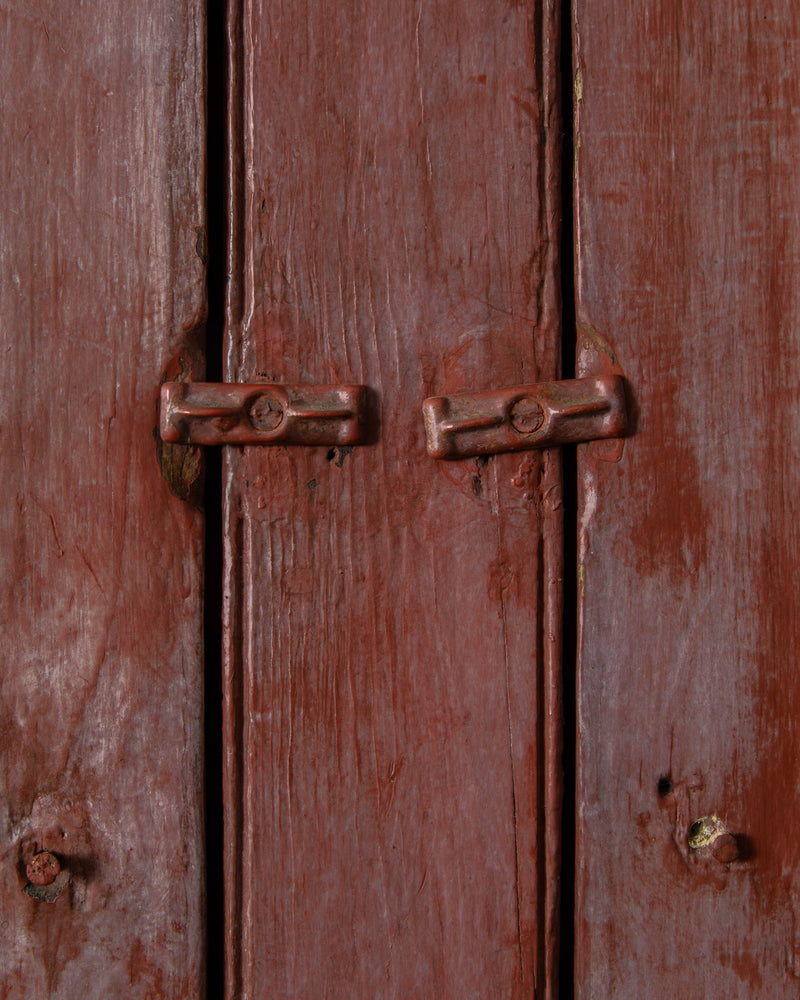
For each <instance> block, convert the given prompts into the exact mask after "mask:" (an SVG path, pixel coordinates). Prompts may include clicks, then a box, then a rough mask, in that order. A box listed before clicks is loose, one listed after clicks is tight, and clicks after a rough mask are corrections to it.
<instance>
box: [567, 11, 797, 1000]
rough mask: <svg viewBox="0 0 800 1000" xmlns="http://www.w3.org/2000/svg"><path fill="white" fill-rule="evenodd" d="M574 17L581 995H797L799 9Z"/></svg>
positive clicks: (585, 13) (588, 13)
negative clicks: (594, 408)
mask: <svg viewBox="0 0 800 1000" xmlns="http://www.w3.org/2000/svg"><path fill="white" fill-rule="evenodd" d="M575 30H576V80H575V88H576V106H577V112H578V113H577V133H576V146H577V150H578V164H577V165H578V173H577V202H578V228H577V235H578V296H579V301H578V319H579V322H580V324H582V326H581V327H580V328H579V335H580V339H581V343H580V345H579V347H580V350H581V359H580V360H581V362H582V363H583V364H584V365H587V366H589V365H591V364H594V363H596V361H597V359H598V358H600V357H601V356H602V355H605V361H606V363H610V359H609V352H611V351H613V352H614V354H615V355H616V359H617V361H618V363H619V364H620V365H621V366H622V368H623V369H624V370H625V372H626V373H627V374H628V376H629V378H630V382H631V385H632V388H633V393H634V395H635V397H636V403H637V408H638V430H637V432H636V434H635V436H634V437H633V438H632V439H631V440H630V441H628V442H627V443H626V445H625V449H624V454H623V456H622V459H621V461H619V462H617V463H613V462H612V463H609V462H607V461H603V460H602V456H601V455H600V454H598V453H597V452H596V451H594V450H593V449H592V448H589V449H588V450H587V451H586V452H585V453H584V454H583V456H582V459H581V483H582V501H581V506H582V512H581V523H582V534H581V543H580V544H581V565H580V586H581V588H582V594H583V611H582V617H583V625H582V635H581V666H580V696H579V709H580V720H579V721H580V725H579V729H580V733H579V736H580V745H579V760H580V774H579V786H578V788H579V792H578V795H579V817H578V820H579V822H578V826H579V845H578V864H579V867H578V904H579V906H578V921H577V925H576V935H577V939H578V942H579V954H578V965H577V976H578V987H579V988H578V995H580V996H582V997H587V998H589V997H597V998H600V997H603V998H605V997H609V996H613V997H616V998H624V997H641V996H659V997H660V996H689V995H693V996H704V997H709V998H712V997H726V998H728V997H740V998H746V997H747V998H751V997H754V996H769V997H776V998H777V997H795V996H797V994H798V988H799V987H798V976H800V938H799V937H798V926H800V925H798V919H797V917H798V898H800V895H799V890H800V885H798V871H800V864H799V862H800V857H799V856H798V852H799V851H800V848H799V847H798V840H797V837H796V836H795V831H796V829H797V827H798V819H800V815H799V810H798V797H797V766H796V764H797V760H798V755H799V754H800V742H799V740H800V738H799V737H798V728H797V725H796V721H795V720H796V719H797V716H798V710H799V709H800V685H799V684H798V680H797V671H796V669H795V663H794V651H795V650H796V649H797V647H798V642H799V641H800V616H798V604H797V599H796V580H797V574H798V567H800V531H799V530H798V499H797V498H798V495H800V474H799V473H798V464H797V461H796V452H797V444H796V442H797V439H798V433H797V432H798V429H800V428H799V424H800V419H799V418H798V407H797V398H798V383H800V334H798V328H797V314H798V306H800V301H799V298H798V297H799V296H800V291H799V290H800V235H799V231H798V227H797V206H798V204H800V175H798V171H797V162H798V157H799V156H800V119H798V107H800V82H798V75H797V54H798V46H799V45H800V11H798V8H797V5H796V4H793V3H791V2H789V0H767V2H766V3H762V4H758V5H752V4H747V3H744V2H741V0H737V2H734V3H729V4H711V5H690V4H682V3H678V4H672V5H670V4H661V3H656V2H653V0H646V2H644V3H642V4H637V5H636V7H635V8H633V7H631V8H630V9H623V8H622V7H619V9H618V10H616V11H615V16H614V17H613V18H612V17H609V16H608V12H607V9H606V8H605V7H604V6H603V5H602V4H599V3H596V2H592V0H579V2H578V3H577V5H576V23H575ZM709 815H717V816H718V817H719V818H720V820H721V822H722V823H723V824H724V826H725V827H726V829H727V830H728V831H729V832H730V834H731V835H732V836H734V837H736V838H737V839H738V847H739V850H740V857H739V859H738V860H736V861H734V862H732V863H728V861H729V859H727V860H726V858H725V857H722V858H718V857H715V856H714V854H713V852H712V851H711V850H710V849H709V848H704V849H699V850H694V849H692V847H690V845H689V840H688V836H689V831H690V828H691V825H692V823H693V822H694V821H696V820H697V819H699V818H700V817H703V816H709Z"/></svg>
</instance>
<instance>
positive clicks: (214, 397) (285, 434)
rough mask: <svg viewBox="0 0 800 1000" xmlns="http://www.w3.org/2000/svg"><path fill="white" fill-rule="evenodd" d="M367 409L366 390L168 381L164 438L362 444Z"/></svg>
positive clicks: (194, 441) (193, 441) (162, 426)
mask: <svg viewBox="0 0 800 1000" xmlns="http://www.w3.org/2000/svg"><path fill="white" fill-rule="evenodd" d="M366 407H367V389H366V387H365V386H363V385H302V386H290V385H275V384H273V383H271V382H257V383H252V384H242V383H235V382H230V383H215V382H165V383H164V385H162V386H161V420H160V433H161V438H162V440H163V441H170V442H177V443H180V444H209V445H215V444H281V445H286V444H298V445H353V444H361V443H363V439H364V431H365V427H364V423H365V413H366Z"/></svg>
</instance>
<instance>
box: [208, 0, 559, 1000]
mask: <svg viewBox="0 0 800 1000" xmlns="http://www.w3.org/2000/svg"><path fill="white" fill-rule="evenodd" d="M554 16H555V15H551V13H550V12H549V11H548V10H547V6H546V5H541V6H540V5H539V4H536V5H532V7H529V6H527V5H525V6H520V5H502V6H500V7H498V6H496V5H481V4H475V3H471V2H444V0H439V2H436V3H433V4H428V5H425V6H419V5H417V4H412V3H410V2H405V0H403V2H399V3H398V2H388V0H387V2H384V0H380V2H377V3H370V4H363V3H356V2H341V3H336V4H320V3H316V2H307V3H304V2H301V3H297V2H294V0H293V2H291V3H290V2H283V3H282V2H278V3H273V2H270V3H265V2H258V0H257V2H253V3H248V4H245V5H244V6H243V9H242V10H241V11H239V12H238V13H237V14H236V15H235V16H234V21H233V25H232V38H233V39H234V47H233V66H234V71H233V73H232V79H233V81H234V88H233V92H232V115H231V118H232V122H233V131H234V136H235V138H236V145H235V147H234V155H233V157H232V162H233V168H234V171H235V173H234V177H233V202H232V214H233V218H234V220H235V225H234V232H233V239H232V246H233V249H234V255H233V260H232V268H231V269H232V284H231V296H230V316H229V338H228V377H229V378H230V379H232V380H237V381H248V380H253V379H263V380H268V381H277V382H281V381H284V382H289V383H303V382H312V383H313V382H317V383H320V382H321V383H328V382H329V383H354V382H355V383H363V384H366V385H368V386H370V388H371V390H372V391H373V392H374V394H375V397H376V404H377V409H378V410H379V413H380V419H379V426H378V425H377V423H376V424H375V426H374V427H373V431H374V435H373V436H374V438H375V440H374V441H373V443H371V444H369V445H367V446H361V447H356V448H354V449H352V451H351V450H350V449H347V448H345V449H330V450H327V449H325V448H317V449H313V448H297V447H295V448H290V449H287V448H274V449H260V450H259V449H255V448H245V449H244V450H242V451H241V452H231V453H230V454H229V455H228V456H227V459H226V470H227V471H226V483H227V488H226V497H225V504H226V531H227V553H228V560H227V586H228V592H227V630H228V651H227V682H226V683H227V687H226V705H227V707H226V719H227V730H226V752H227V763H226V781H227V786H226V794H227V811H226V818H227V875H228V880H229V896H228V933H229V956H230V963H229V991H230V995H232V996H236V997H248V998H251V997H252V998H256V997H275V998H277V997H298V998H299V997H309V996H323V995H324V996H331V997H351V996H365V997H366V996H369V997H376V998H377V997H409V996H420V997H421V996H436V997H442V998H445V997H452V998H459V1000H463V998H466V997H485V996H488V995H493V996H509V997H510V996H528V995H531V994H532V993H533V991H534V989H535V990H537V991H538V992H539V994H540V995H545V991H546V988H547V987H546V986H545V982H546V980H547V979H548V978H549V977H550V972H551V970H550V965H551V962H552V956H553V953H554V952H553V947H554V945H553V942H554V933H555V931H554V925H553V917H554V905H555V899H556V896H557V884H556V878H557V875H556V872H557V839H556V837H555V836H554V833H555V831H557V829H558V822H559V820H558V802H559V787H558V782H557V775H556V771H557V761H558V753H559V747H558V725H559V704H558V692H557V682H556V677H557V670H558V666H557V656H558V642H559V640H558V620H557V619H558V576H559V562H560V544H561V543H560V513H559V510H558V508H559V499H558V497H559V488H560V487H559V478H558V458H557V457H555V456H552V455H551V456H546V457H544V458H542V457H538V456H535V455H523V456H519V455H517V456H507V455H506V456H500V457H497V458H490V459H488V460H485V461H480V462H476V461H472V460H466V461H462V462H456V463H452V464H449V465H447V464H441V463H437V462H435V461H433V460H432V459H429V458H428V457H426V453H425V445H424V432H423V424H422V416H421V403H422V401H423V399H424V398H425V397H426V396H428V395H431V394H434V393H440V392H454V391H458V390H467V389H474V388H489V387H492V386H495V385H507V384H509V383H511V384H513V383H518V382H520V381H523V382H524V381H534V380H536V379H539V378H550V377H553V376H554V375H555V373H556V358H557V347H558V311H557V300H556V284H555V280H554V279H555V266H556V265H555V261H556V255H557V231H558V230H557V227H558V223H559V211H558V191H557V185H556V173H555V171H556V158H555V154H556V149H555V143H554V141H553V139H554V137H556V138H557V134H558V124H559V122H558V108H557V106H556V104H555V103H554V100H555V92H556V91H555V88H554V86H553V78H554V69H553V52H554V51H555V49H556V47H557V25H556V23H555V22H554V20H553V17H554Z"/></svg>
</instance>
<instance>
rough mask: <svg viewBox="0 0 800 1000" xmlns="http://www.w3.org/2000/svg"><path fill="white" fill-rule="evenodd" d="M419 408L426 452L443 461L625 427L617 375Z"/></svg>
mask: <svg viewBox="0 0 800 1000" xmlns="http://www.w3.org/2000/svg"><path fill="white" fill-rule="evenodd" d="M422 411H423V415H424V417H425V433H426V436H427V441H428V454H429V455H431V456H432V457H433V458H445V459H450V458H468V457H471V456H474V455H493V454H496V453H498V452H503V451H523V450H526V449H529V448H549V447H552V446H554V445H561V444H574V443H577V442H581V441H594V440H596V439H598V438H615V437H623V436H624V434H625V432H626V430H627V426H628V420H627V407H626V402H625V382H624V379H623V378H622V377H621V376H620V375H600V376H596V377H593V378H579V379H571V380H565V381H561V382H542V383H540V384H538V385H515V386H509V387H508V388H504V389H491V390H489V391H487V392H474V393H459V394H458V395H453V396H433V397H431V398H430V399H426V400H425V402H424V403H423V404H422Z"/></svg>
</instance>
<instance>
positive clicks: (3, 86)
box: [0, 0, 204, 1000]
mask: <svg viewBox="0 0 800 1000" xmlns="http://www.w3.org/2000/svg"><path fill="white" fill-rule="evenodd" d="M203 44H204V38H203V17H202V8H201V5H200V4H199V3H194V2H188V3H177V2H167V3H163V2H160V3H154V2H147V0H145V2H143V3H137V4H133V5H131V4H127V3H121V2H116V0H110V2H109V0H104V2H103V3H99V2H90V3H82V4H63V3H58V2H56V0H42V2H33V3H31V2H13V0H4V2H2V3H0V95H2V96H1V97H0V106H1V107H2V119H3V123H4V125H3V143H2V147H1V148H0V218H2V220H3V222H2V227H0V301H2V319H0V344H1V345H2V357H3V362H2V368H0V382H1V383H2V388H1V389H0V482H2V484H3V495H2V500H1V501H0V533H1V534H0V538H1V542H2V543H1V544H0V622H2V634H3V642H2V651H1V652H0V659H1V660H2V663H1V665H0V936H1V937H2V956H3V958H2V962H0V997H2V998H8V1000H12V998H13V1000H24V998H30V1000H34V998H36V1000H43V998H45V997H46V998H57V1000H71V998H81V1000H88V998H98V1000H100V998H102V1000H108V998H112V997H126V998H148V1000H154V998H174V1000H179V998H180V1000H186V998H191V997H200V996H202V995H203V992H204V991H203V987H202V982H201V980H202V972H203V965H204V962H203V928H204V918H203V903H202V886H203V874H202V866H203V852H202V823H201V778H202V759H201V758H202V754H201V746H202V744H201V729H200V727H201V721H202V690H201V635H200V610H201V587H200V579H201V578H200V571H199V566H200V557H201V553H200V547H199V537H200V527H201V519H200V515H199V514H198V513H197V512H196V511H194V510H193V509H191V508H189V507H187V506H186V505H185V504H183V503H182V502H181V501H180V500H177V499H175V498H174V497H172V496H171V495H170V493H169V490H168V489H167V486H166V484H165V483H164V481H163V480H162V478H161V475H160V471H159V466H158V463H157V460H156V448H155V442H154V438H153V430H154V427H155V424H156V412H155V403H156V399H157V392H158V383H159V380H160V379H161V377H162V373H163V372H164V370H165V368H166V366H167V364H168V362H169V361H170V360H171V359H172V358H173V357H174V356H175V355H177V354H178V353H179V352H184V351H185V350H188V352H189V353H188V354H187V355H186V357H187V358H191V354H192V345H191V343H190V340H191V338H189V337H188V333H189V332H191V331H196V329H197V328H198V327H199V326H200V324H201V323H202V319H203V316H202V313H203V265H202V263H201V261H200V260H199V258H198V256H197V253H196V244H197V240H198V233H197V231H196V230H197V228H198V227H202V225H203V208H202V181H203V158H202V151H203V146H202V144H203V124H202V120H203V119H202V115H203V110H202V101H203V70H202V67H203V61H202V57H203ZM37 848H47V849H49V850H51V851H54V852H56V853H57V854H58V855H59V856H60V858H61V860H62V863H64V864H65V865H66V866H68V867H69V868H70V870H71V871H72V875H73V878H72V885H71V888H70V889H69V890H68V891H67V892H65V893H64V894H63V895H62V896H61V897H60V898H59V899H58V900H57V901H56V902H54V903H44V902H35V901H34V900H32V899H30V898H28V896H26V895H24V894H23V886H24V884H25V861H26V860H27V859H29V858H30V856H31V854H32V853H33V852H34V850H36V849H37Z"/></svg>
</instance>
